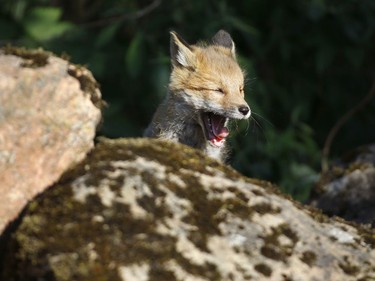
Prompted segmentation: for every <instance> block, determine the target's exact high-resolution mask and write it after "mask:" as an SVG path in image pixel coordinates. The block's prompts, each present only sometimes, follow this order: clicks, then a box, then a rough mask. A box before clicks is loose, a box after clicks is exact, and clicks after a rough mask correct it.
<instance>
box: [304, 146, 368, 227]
mask: <svg viewBox="0 0 375 281" xmlns="http://www.w3.org/2000/svg"><path fill="white" fill-rule="evenodd" d="M311 204H312V205H313V206H315V207H318V208H320V209H322V210H323V211H324V212H325V213H326V214H328V215H336V216H340V217H343V218H345V219H346V220H350V221H355V222H359V223H365V224H371V225H372V227H375V144H372V145H367V146H363V147H360V148H358V149H355V150H354V151H352V152H351V153H349V154H347V155H346V156H345V157H343V158H342V159H341V160H339V161H336V162H335V163H333V164H332V166H331V167H330V169H329V170H328V171H327V172H326V173H323V174H322V176H321V178H320V180H319V182H318V184H317V186H316V188H315V190H314V193H313V196H312V200H311Z"/></svg>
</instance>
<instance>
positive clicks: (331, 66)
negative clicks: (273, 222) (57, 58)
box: [0, 0, 375, 201]
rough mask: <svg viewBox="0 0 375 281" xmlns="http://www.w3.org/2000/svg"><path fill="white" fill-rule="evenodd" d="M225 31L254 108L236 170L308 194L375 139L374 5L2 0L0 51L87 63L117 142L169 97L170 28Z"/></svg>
mask: <svg viewBox="0 0 375 281" xmlns="http://www.w3.org/2000/svg"><path fill="white" fill-rule="evenodd" d="M219 29H225V30H227V31H228V32H229V33H230V34H231V35H232V37H233V39H234V41H235V43H236V49H237V53H238V60H239V62H240V64H241V66H242V67H243V68H244V69H245V70H246V72H247V84H246V88H245V92H246V96H247V101H248V103H249V104H250V106H251V108H252V111H253V118H252V119H251V121H250V122H246V121H240V122H237V123H236V124H233V125H232V138H231V140H230V142H231V146H232V148H233V153H232V156H231V161H230V163H231V165H232V166H233V167H234V168H236V169H237V170H239V171H240V172H241V173H243V174H245V175H247V176H250V177H256V178H261V179H265V180H270V181H272V182H274V183H276V184H278V185H279V186H280V187H281V189H282V190H283V191H284V192H286V193H289V194H291V195H292V196H294V197H295V198H297V199H299V200H301V201H303V200H305V199H306V198H308V196H309V193H310V190H311V187H312V186H313V185H314V184H315V183H316V181H317V180H318V178H319V175H320V173H321V168H322V162H324V161H326V160H329V161H332V160H333V159H336V158H337V157H339V156H340V155H343V154H345V153H346V152H348V151H350V150H351V149H353V148H355V147H357V146H360V145H364V144H368V143H372V142H374V140H375V126H374V124H375V114H374V112H375V99H374V98H372V97H373V93H372V92H371V91H370V89H371V87H372V84H373V83H374V78H375V1H373V0H361V1H356V0H340V1H338V0H331V1H328V0H327V1H325V0H290V1H277V0H242V1H229V0H215V1H214V0H200V1H191V0H170V1H166V0H164V1H163V0H107V1H104V0H51V1H47V0H2V1H1V2H0V46H7V45H9V44H11V45H13V46H24V47H28V48H39V47H42V48H43V49H45V50H49V51H52V52H54V53H56V54H58V55H63V56H66V55H68V56H69V57H70V60H71V61H72V62H73V63H77V64H82V65H85V66H87V67H88V68H89V69H90V70H91V71H92V72H93V74H94V76H95V78H96V79H97V80H98V82H99V83H100V86H101V91H102V94H103V98H104V99H105V100H106V101H107V103H108V107H107V108H106V109H105V111H104V124H103V126H102V127H101V129H100V132H99V134H100V135H104V136H107V137H111V138H117V137H137V136H141V135H142V131H143V130H144V129H145V127H146V126H147V124H148V122H149V121H150V119H151V116H152V114H153V112H154V111H155V109H156V107H157V106H158V104H159V103H160V101H161V100H162V99H163V97H164V96H165V94H166V91H167V85H168V79H169V73H170V59H169V31H170V30H176V31H177V32H178V33H180V34H181V35H182V36H183V37H184V39H186V41H188V42H189V43H195V42H196V41H197V40H202V39H206V40H207V39H210V38H211V37H212V36H213V35H214V34H215V33H216V32H217V31H218V30H219ZM0 94H1V93H0ZM364 98H365V99H364ZM350 110H354V112H353V113H355V114H352V115H351V116H350V118H347V119H348V121H347V122H345V124H344V125H343V126H342V127H340V126H337V122H341V121H342V120H343V118H344V119H345V118H346V117H347V116H348V115H346V114H347V112H348V111H350ZM340 120H341V121H340ZM336 129H337V134H336V135H335V138H334V139H333V141H332V144H331V145H327V138H328V136H329V135H330V134H331V135H332V131H335V130H336ZM327 148H330V151H327ZM328 152H329V153H328ZM327 157H328V158H327Z"/></svg>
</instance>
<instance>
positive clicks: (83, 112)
mask: <svg viewBox="0 0 375 281" xmlns="http://www.w3.org/2000/svg"><path fill="white" fill-rule="evenodd" d="M100 105H101V101H100V92H99V90H98V87H97V84H96V82H95V80H94V79H93V78H92V75H91V74H90V73H89V72H88V71H87V70H86V69H84V68H82V67H78V66H74V65H72V64H70V63H69V62H67V61H65V60H63V59H61V58H57V57H55V56H53V55H52V54H50V53H47V52H44V51H41V50H33V51H30V50H25V49H17V48H4V49H0V193H1V196H0V233H1V232H2V231H3V229H4V228H5V226H6V225H7V223H9V222H10V221H12V220H13V219H14V218H15V217H16V216H17V215H18V214H19V212H20V211H21V210H22V208H23V207H24V206H25V205H26V203H27V202H28V201H29V200H30V199H31V198H33V197H34V196H35V195H36V194H38V193H39V192H41V191H43V190H44V189H45V188H46V187H48V186H50V185H51V184H52V183H54V182H55V181H56V180H58V178H59V177H60V176H61V174H62V173H63V172H64V171H66V169H67V168H68V167H70V166H72V165H74V164H76V163H77V162H79V161H81V160H82V159H83V158H84V157H85V156H86V154H87V152H88V151H89V150H90V149H92V147H93V139H94V136H95V131H96V127H97V125H98V123H99V121H100V119H101V112H100Z"/></svg>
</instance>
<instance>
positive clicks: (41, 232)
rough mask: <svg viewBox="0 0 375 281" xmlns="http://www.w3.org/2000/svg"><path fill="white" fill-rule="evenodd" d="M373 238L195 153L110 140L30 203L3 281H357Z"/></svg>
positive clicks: (368, 261) (368, 269) (11, 244)
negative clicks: (320, 216) (318, 215)
mask: <svg viewBox="0 0 375 281" xmlns="http://www.w3.org/2000/svg"><path fill="white" fill-rule="evenodd" d="M371 235H373V233H372V232H371V231H367V232H364V234H359V233H358V229H357V228H355V227H353V226H350V225H347V224H345V223H344V222H340V221H335V220H330V219H328V218H327V220H326V221H325V222H324V223H321V222H319V221H317V220H315V219H314V215H313V211H305V210H303V209H302V207H301V206H299V205H297V204H295V203H294V202H292V201H290V200H288V199H286V198H284V197H282V196H279V195H278V194H277V193H275V191H274V189H273V188H272V185H271V184H269V183H266V182H262V181H257V180H251V179H247V178H245V177H243V176H241V175H240V174H239V173H237V172H236V171H234V170H233V169H231V168H229V167H227V166H224V165H222V164H220V163H219V162H216V161H215V160H212V159H209V158H207V157H205V156H204V155H203V154H202V153H201V152H200V151H197V150H193V149H191V148H189V147H187V146H183V145H180V144H176V143H171V142H165V141H161V140H149V139H120V140H104V139H102V140H101V141H100V142H99V144H98V145H97V147H96V148H95V149H94V150H93V151H92V153H91V154H90V155H89V156H88V157H87V159H86V160H85V161H84V162H82V163H81V164H80V165H78V166H77V167H75V168H73V169H71V170H70V171H68V172H67V173H65V175H64V176H63V177H62V178H61V180H60V181H59V182H58V183H56V184H55V185H54V186H52V187H51V188H50V189H49V190H47V191H46V192H44V193H43V194H42V195H41V196H39V198H37V199H36V200H34V201H33V202H32V203H30V204H29V206H28V208H27V210H25V212H24V215H23V217H22V218H21V220H20V224H19V226H18V228H17V229H16V230H15V232H14V233H13V235H12V238H11V239H10V241H7V250H6V253H5V256H4V260H3V272H2V273H1V274H0V277H1V278H0V279H1V280H7V281H18V280H23V281H28V280H30V281H31V280H45V281H63V280H77V281H80V280H90V281H99V280H111V281H116V280H123V281H132V280H139V281H146V280H147V281H154V280H158V281H160V280H163V281H169V280H171V281H172V280H173V281H174V280H176V281H177V280H178V281H183V280H218V281H220V280H222V281H224V280H225V281H227V280H238V281H242V280H307V281H308V280H358V279H360V278H372V276H373V273H372V272H375V270H374V268H375V267H374V266H375V265H374V263H375V252H374V247H373V246H374V245H371V243H368V242H369V241H370V240H371V237H372V238H373V237H375V236H371ZM333 239H336V240H334V242H333ZM366 239H367V240H366ZM349 257H350V258H349ZM349 267H350V268H351V269H353V268H355V269H356V270H347V269H348V268H349ZM336 277H337V278H336ZM288 278H289V279H288ZM333 278H336V279H333ZM350 278H356V279H350ZM363 280H371V279H363Z"/></svg>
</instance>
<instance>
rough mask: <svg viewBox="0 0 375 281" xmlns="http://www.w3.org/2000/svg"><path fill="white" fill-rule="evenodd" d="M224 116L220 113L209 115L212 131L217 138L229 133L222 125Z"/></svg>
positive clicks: (222, 137)
mask: <svg viewBox="0 0 375 281" xmlns="http://www.w3.org/2000/svg"><path fill="white" fill-rule="evenodd" d="M225 121H226V118H225V117H223V116H220V115H215V114H212V115H211V125H212V132H213V133H214V135H215V137H216V139H217V140H221V139H224V138H226V137H227V136H228V135H229V130H228V128H226V127H224V125H225Z"/></svg>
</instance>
